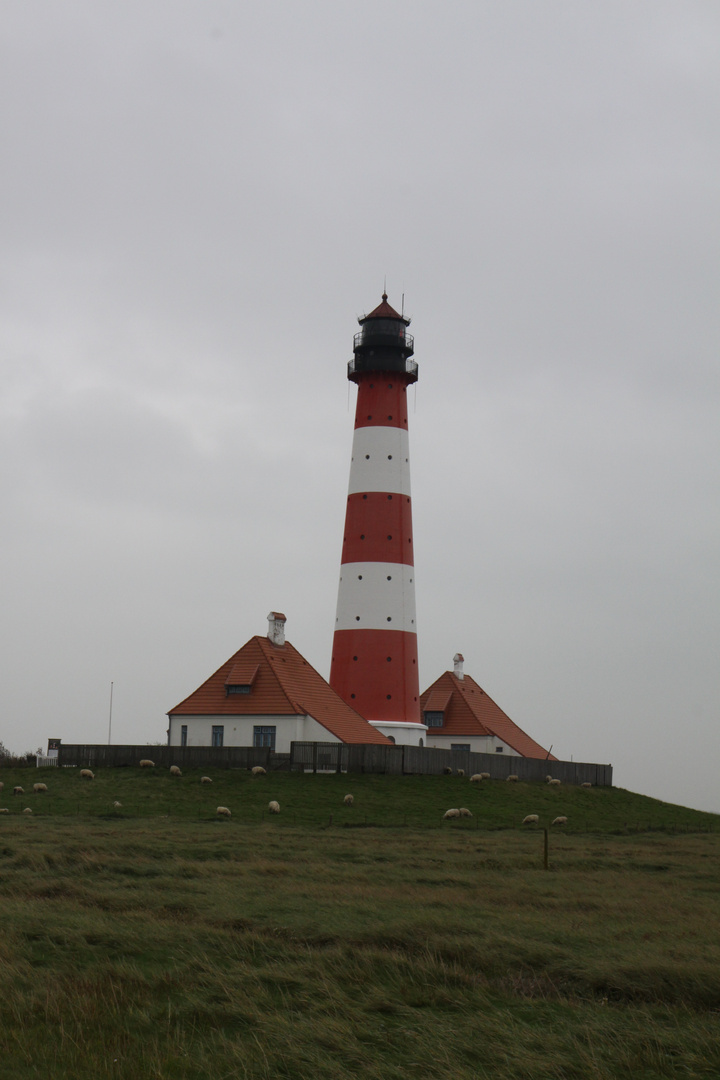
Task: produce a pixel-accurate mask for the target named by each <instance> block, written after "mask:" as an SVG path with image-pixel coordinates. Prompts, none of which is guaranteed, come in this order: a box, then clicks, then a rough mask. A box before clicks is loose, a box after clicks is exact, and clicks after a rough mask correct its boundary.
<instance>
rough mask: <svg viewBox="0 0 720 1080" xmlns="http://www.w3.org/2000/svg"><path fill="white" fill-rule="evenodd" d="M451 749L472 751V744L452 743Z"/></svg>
mask: <svg viewBox="0 0 720 1080" xmlns="http://www.w3.org/2000/svg"><path fill="white" fill-rule="evenodd" d="M450 749H451V750H469V749H470V743H469V742H467V743H465V742H451V743H450Z"/></svg>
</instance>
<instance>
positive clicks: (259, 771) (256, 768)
mask: <svg viewBox="0 0 720 1080" xmlns="http://www.w3.org/2000/svg"><path fill="white" fill-rule="evenodd" d="M250 772H251V773H252V774H253V776H264V775H265V769H263V767H262V765H253V767H252V769H251V770H250Z"/></svg>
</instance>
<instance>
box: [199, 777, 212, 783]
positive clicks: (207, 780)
mask: <svg viewBox="0 0 720 1080" xmlns="http://www.w3.org/2000/svg"><path fill="white" fill-rule="evenodd" d="M200 783H201V784H212V777H210V776H201V777H200Z"/></svg>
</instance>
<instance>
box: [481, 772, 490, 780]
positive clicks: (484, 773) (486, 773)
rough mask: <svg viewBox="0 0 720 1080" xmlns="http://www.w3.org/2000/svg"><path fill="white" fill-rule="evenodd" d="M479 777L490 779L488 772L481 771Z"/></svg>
mask: <svg viewBox="0 0 720 1080" xmlns="http://www.w3.org/2000/svg"><path fill="white" fill-rule="evenodd" d="M480 779H481V780H489V779H490V773H489V772H481V773H480Z"/></svg>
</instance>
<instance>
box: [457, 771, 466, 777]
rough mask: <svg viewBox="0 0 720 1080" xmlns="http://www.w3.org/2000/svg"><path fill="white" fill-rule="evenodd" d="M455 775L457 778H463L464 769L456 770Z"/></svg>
mask: <svg viewBox="0 0 720 1080" xmlns="http://www.w3.org/2000/svg"><path fill="white" fill-rule="evenodd" d="M457 774H458V776H464V775H465V770H464V769H458V771H457Z"/></svg>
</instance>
